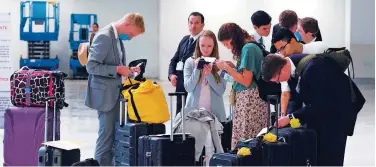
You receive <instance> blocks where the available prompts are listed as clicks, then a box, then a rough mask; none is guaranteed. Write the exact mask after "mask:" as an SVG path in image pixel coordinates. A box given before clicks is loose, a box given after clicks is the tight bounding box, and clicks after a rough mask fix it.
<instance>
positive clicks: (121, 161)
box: [114, 99, 166, 166]
mask: <svg viewBox="0 0 376 167" xmlns="http://www.w3.org/2000/svg"><path fill="white" fill-rule="evenodd" d="M126 102H127V100H125V99H121V101H120V106H121V107H120V122H118V123H116V132H115V143H114V148H115V166H138V163H137V162H138V160H137V159H138V157H137V156H138V138H139V137H140V136H144V135H153V134H165V133H166V127H165V125H164V124H147V123H139V122H131V120H130V119H128V114H127V112H126V109H125V108H126V105H125V103H126ZM125 119H127V121H125Z"/></svg>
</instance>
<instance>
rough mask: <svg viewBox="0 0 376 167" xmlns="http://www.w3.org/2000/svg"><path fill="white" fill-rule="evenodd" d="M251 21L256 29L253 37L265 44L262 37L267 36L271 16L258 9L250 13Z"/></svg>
mask: <svg viewBox="0 0 376 167" xmlns="http://www.w3.org/2000/svg"><path fill="white" fill-rule="evenodd" d="M251 21H252V24H253V28H254V29H255V31H256V33H254V34H253V37H254V39H255V40H256V41H257V42H258V43H260V44H263V45H265V43H264V40H263V38H262V37H267V36H269V34H270V28H271V21H272V18H271V17H270V15H269V14H268V13H266V12H264V11H262V10H259V11H256V12H255V13H253V14H252V17H251Z"/></svg>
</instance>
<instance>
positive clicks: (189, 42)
mask: <svg viewBox="0 0 376 167" xmlns="http://www.w3.org/2000/svg"><path fill="white" fill-rule="evenodd" d="M192 43H193V38H192V37H191V38H189V41H188V45H186V46H185V48H184V55H185V54H187V52H188V50H189V48H191V45H192Z"/></svg>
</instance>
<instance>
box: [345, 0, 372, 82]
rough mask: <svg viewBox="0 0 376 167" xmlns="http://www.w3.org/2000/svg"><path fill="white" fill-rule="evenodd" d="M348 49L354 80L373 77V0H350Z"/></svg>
mask: <svg viewBox="0 0 376 167" xmlns="http://www.w3.org/2000/svg"><path fill="white" fill-rule="evenodd" d="M350 8H351V18H350V19H351V20H350V22H351V29H350V49H351V55H352V57H353V61H354V68H355V77H356V78H374V77H375V0H351V5H350Z"/></svg>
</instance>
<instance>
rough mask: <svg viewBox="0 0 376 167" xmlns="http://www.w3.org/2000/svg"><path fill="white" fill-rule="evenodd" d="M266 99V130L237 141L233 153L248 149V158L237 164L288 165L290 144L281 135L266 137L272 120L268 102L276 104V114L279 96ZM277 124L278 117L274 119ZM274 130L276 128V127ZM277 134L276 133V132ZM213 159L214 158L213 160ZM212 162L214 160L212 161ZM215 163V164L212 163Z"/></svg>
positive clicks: (278, 112) (278, 107) (278, 108)
mask: <svg viewBox="0 0 376 167" xmlns="http://www.w3.org/2000/svg"><path fill="white" fill-rule="evenodd" d="M267 100H268V109H269V111H268V118H269V120H268V123H267V132H266V133H265V134H262V135H260V136H257V137H255V138H252V139H248V140H243V141H239V142H238V143H237V146H236V148H235V150H233V152H234V153H237V152H238V151H239V150H240V149H243V148H246V149H249V150H250V158H249V159H248V160H247V161H246V162H245V163H244V164H240V165H239V166H289V165H290V157H291V155H290V145H289V144H288V143H287V142H286V140H285V139H284V138H283V137H279V136H278V135H276V136H275V139H274V140H273V141H271V140H269V139H267V138H268V136H270V135H271V134H270V133H269V132H270V129H272V128H270V125H271V122H272V117H271V110H270V102H273V103H275V105H277V111H276V113H277V115H279V114H280V104H279V97H278V96H274V95H269V96H267ZM276 123H277V124H278V119H277V120H276ZM276 131H278V129H277V128H276ZM277 134H278V133H277ZM213 161H214V160H213ZM213 163H214V162H213ZM213 165H215V164H213Z"/></svg>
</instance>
